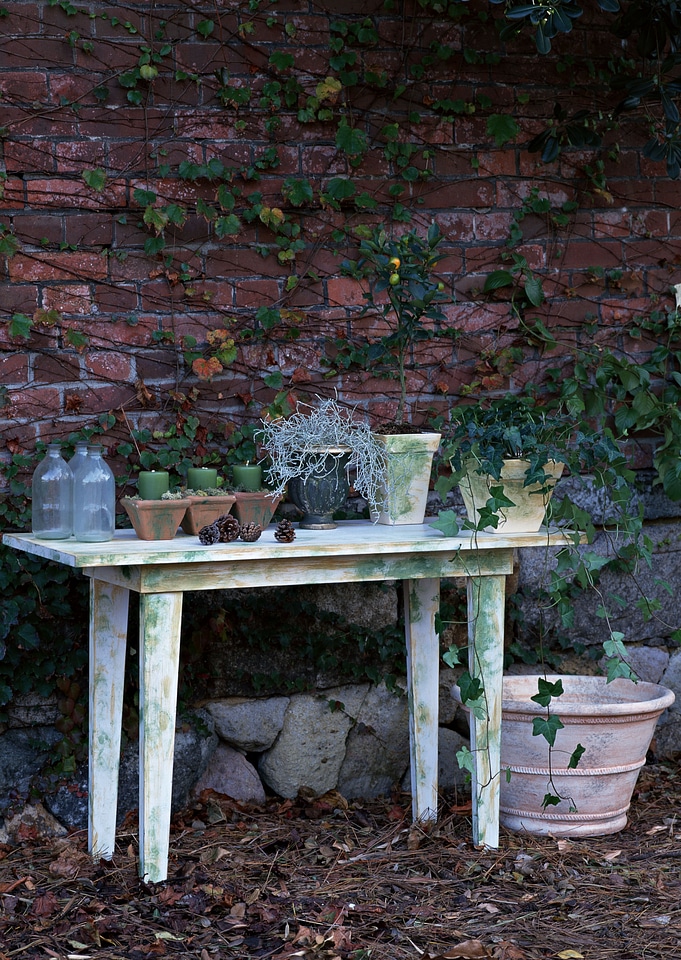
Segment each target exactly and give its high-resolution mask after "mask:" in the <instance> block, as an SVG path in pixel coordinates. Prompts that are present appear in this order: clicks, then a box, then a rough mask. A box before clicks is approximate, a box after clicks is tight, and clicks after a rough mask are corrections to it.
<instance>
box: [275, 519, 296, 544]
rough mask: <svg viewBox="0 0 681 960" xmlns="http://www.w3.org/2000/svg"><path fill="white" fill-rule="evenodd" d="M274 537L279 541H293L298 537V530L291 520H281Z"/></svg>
mask: <svg viewBox="0 0 681 960" xmlns="http://www.w3.org/2000/svg"><path fill="white" fill-rule="evenodd" d="M274 539H275V540H278V541H279V543H293V541H294V540H295V539H296V531H295V530H294V529H293V524H292V523H291V521H290V520H280V521H279V523H278V524H277V529H276V530H275V531H274Z"/></svg>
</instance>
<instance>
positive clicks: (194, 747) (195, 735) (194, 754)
mask: <svg viewBox="0 0 681 960" xmlns="http://www.w3.org/2000/svg"><path fill="white" fill-rule="evenodd" d="M194 716H195V718H196V720H195V722H194V723H192V724H191V725H189V724H188V723H186V722H180V723H178V726H177V729H176V731H175V755H174V761H173V791H172V810H173V812H176V811H178V810H182V809H183V808H184V807H186V806H187V803H188V800H189V796H190V793H191V790H192V787H193V786H194V784H195V783H196V781H197V780H198V778H199V777H200V776H201V774H202V773H203V771H204V770H205V768H206V765H207V764H208V761H209V759H210V757H211V756H212V754H213V751H214V750H215V748H216V747H217V743H218V738H217V735H216V734H215V731H214V729H213V722H212V720H211V718H210V716H209V714H207V713H206V712H205V711H203V710H197V711H195V714H194ZM138 807H139V747H138V744H137V742H135V743H129V744H127V746H126V747H125V748H124V750H123V754H122V756H121V765H120V774H119V778H118V815H117V820H118V823H122V821H123V820H124V819H125V817H126V815H127V814H129V813H130V812H132V811H133V810H137V809H138Z"/></svg>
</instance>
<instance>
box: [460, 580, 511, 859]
mask: <svg viewBox="0 0 681 960" xmlns="http://www.w3.org/2000/svg"><path fill="white" fill-rule="evenodd" d="M505 589H506V577H505V576H501V577H499V576H487V577H471V578H470V579H469V580H468V671H469V673H470V675H471V676H472V677H477V678H479V679H480V681H481V683H482V686H483V690H484V694H483V704H484V710H485V719H483V720H478V719H477V718H476V717H475V716H474V715H473V712H472V711H471V713H470V730H471V751H472V753H473V767H474V772H473V783H472V792H473V842H474V843H476V844H480V845H482V846H485V847H498V846H499V786H500V782H499V778H500V774H501V698H502V682H503V681H502V676H503V665H504V596H505Z"/></svg>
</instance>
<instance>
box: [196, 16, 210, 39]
mask: <svg viewBox="0 0 681 960" xmlns="http://www.w3.org/2000/svg"><path fill="white" fill-rule="evenodd" d="M213 30H215V24H214V23H213V21H212V20H200V21H199V22H198V23H197V24H196V32H197V33H200V34H201V36H202V37H203V38H204V40H205V39H207V38H208V37H209V36H210V35H211V33H212V32H213Z"/></svg>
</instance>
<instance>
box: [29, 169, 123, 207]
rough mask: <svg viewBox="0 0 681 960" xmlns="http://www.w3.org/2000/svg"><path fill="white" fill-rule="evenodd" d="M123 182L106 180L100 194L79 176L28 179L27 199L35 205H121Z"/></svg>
mask: <svg viewBox="0 0 681 960" xmlns="http://www.w3.org/2000/svg"><path fill="white" fill-rule="evenodd" d="M81 169H82V168H81ZM125 189H126V188H125V184H124V183H123V182H122V181H118V182H117V181H114V180H110V181H107V184H106V187H105V189H104V190H103V192H102V193H101V194H99V193H96V191H94V190H93V189H91V188H90V187H88V186H87V184H86V183H84V182H83V181H82V180H81V179H80V178H79V179H78V180H67V179H65V178H62V179H54V180H38V179H36V180H29V181H28V183H27V200H28V203H29V204H30V205H31V206H35V207H67V208H68V207H72V206H73V205H74V201H75V202H76V203H77V205H78V207H80V208H82V209H90V210H102V209H106V207H111V206H123V205H124V203H125Z"/></svg>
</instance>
